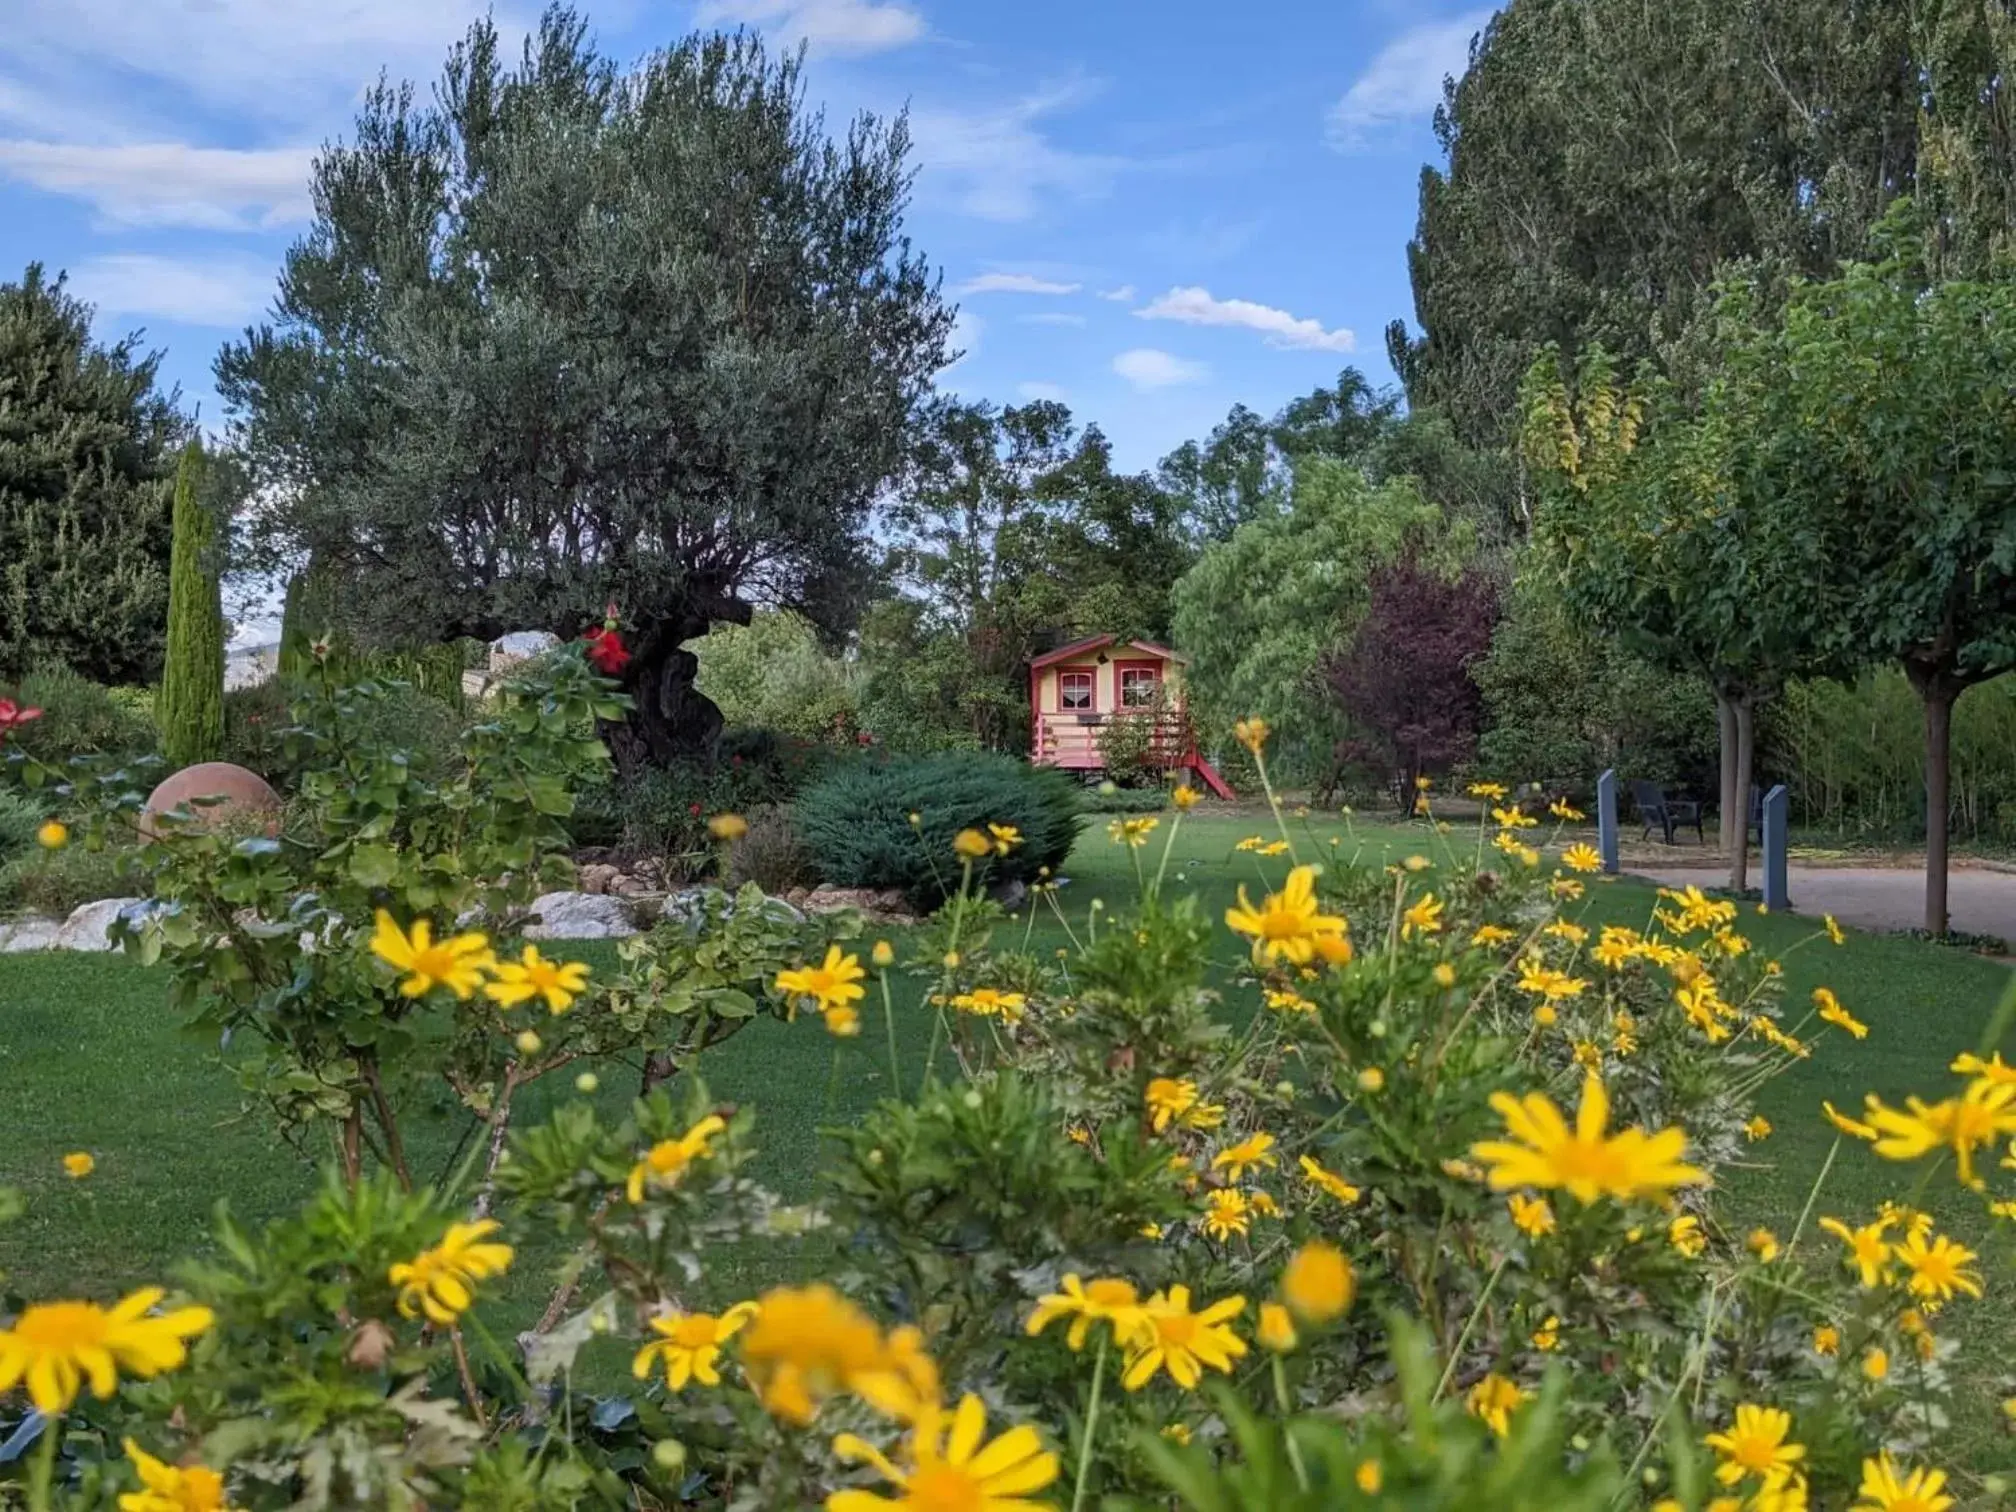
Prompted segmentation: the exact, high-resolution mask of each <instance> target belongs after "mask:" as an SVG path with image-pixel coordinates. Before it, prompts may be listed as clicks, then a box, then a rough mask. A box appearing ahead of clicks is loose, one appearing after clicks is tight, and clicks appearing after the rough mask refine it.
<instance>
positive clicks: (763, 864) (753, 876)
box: [728, 808, 819, 893]
mask: <svg viewBox="0 0 2016 1512" xmlns="http://www.w3.org/2000/svg"><path fill="white" fill-rule="evenodd" d="M743 817H744V818H746V819H747V820H748V821H749V832H748V833H747V834H746V835H744V836H743V837H742V838H741V839H740V840H737V841H736V842H735V844H734V845H733V846H732V847H731V848H730V849H729V851H728V881H729V884H730V885H731V886H734V887H740V886H741V885H742V884H743V883H745V882H754V883H755V884H756V885H757V886H758V887H760V888H762V889H763V891H765V892H767V893H781V892H785V891H787V890H789V889H790V888H793V887H809V886H811V885H812V884H813V883H814V882H817V881H818V880H819V878H818V875H817V873H816V872H814V871H813V869H812V858H811V857H810V856H808V855H806V854H805V848H804V847H803V846H802V845H800V844H799V843H798V831H797V828H796V827H795V826H794V825H793V823H792V820H791V812H790V810H789V809H783V808H760V809H755V810H752V811H751V812H750V813H748V814H746V815H744V816H743Z"/></svg>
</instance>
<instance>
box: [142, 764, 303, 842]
mask: <svg viewBox="0 0 2016 1512" xmlns="http://www.w3.org/2000/svg"><path fill="white" fill-rule="evenodd" d="M198 798H214V799H216V800H217V801H216V802H215V803H205V804H197V803H196V802H194V800H195V799H198ZM183 804H188V805H189V812H190V814H191V815H192V816H193V817H194V820H195V822H196V823H197V824H199V825H203V826H210V825H215V824H220V823H224V822H226V821H231V822H237V823H242V822H244V821H245V820H246V819H247V818H248V817H254V816H259V815H263V816H265V820H264V825H263V828H264V829H265V831H266V833H267V834H269V835H275V834H278V833H279V832H280V795H279V794H278V793H276V792H274V791H273V789H272V788H271V787H270V786H269V785H268V784H267V782H266V779H265V778H264V777H261V776H260V775H259V774H258V773H257V772H248V771H246V770H245V768H244V767H241V766H233V765H232V764H231V763H230V762H228V761H205V762H201V763H199V764H198V765H196V766H192V767H184V768H183V769H182V770H181V771H179V772H177V773H175V774H174V775H173V776H172V777H169V778H166V779H165V780H164V781H163V782H162V783H161V785H160V786H159V787H157V788H155V789H154V791H153V792H151V793H149V794H148V795H147V803H146V806H145V807H144V808H143V809H142V810H141V812H140V833H141V834H142V835H145V836H146V837H147V838H148V839H150V840H151V839H153V838H154V836H155V834H156V824H155V815H157V814H165V813H167V812H169V811H170V810H171V809H176V808H180V807H181V806H182V805H183Z"/></svg>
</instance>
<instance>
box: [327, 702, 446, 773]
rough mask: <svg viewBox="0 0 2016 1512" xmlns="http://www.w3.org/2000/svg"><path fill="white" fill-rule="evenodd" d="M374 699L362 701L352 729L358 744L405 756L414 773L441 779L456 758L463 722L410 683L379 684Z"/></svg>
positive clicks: (442, 704) (444, 704)
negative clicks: (385, 748)
mask: <svg viewBox="0 0 2016 1512" xmlns="http://www.w3.org/2000/svg"><path fill="white" fill-rule="evenodd" d="M379 686H380V689H381V692H380V695H379V696H378V697H376V698H371V699H366V700H363V701H362V703H361V706H360V707H359V709H358V711H357V716H356V722H355V724H354V725H353V726H352V729H353V730H354V733H355V734H356V736H357V738H358V740H359V742H360V743H368V744H372V745H382V746H387V747H390V748H392V749H396V750H401V751H404V752H405V753H406V757H407V760H408V761H409V762H411V764H412V767H413V770H414V771H416V772H418V773H421V774H422V775H424V776H427V777H436V776H440V775H441V774H443V773H444V772H446V771H447V769H448V767H449V765H450V764H451V763H453V762H454V761H455V760H456V759H457V757H458V755H459V749H460V745H461V740H462V730H463V719H462V716H461V715H460V714H459V713H457V712H456V711H455V710H454V709H453V708H451V707H449V705H448V704H446V703H444V702H443V701H442V700H440V699H439V698H436V697H435V696H434V695H433V694H431V693H423V692H422V691H421V690H420V689H419V688H417V687H415V686H414V685H412V684H411V683H404V682H388V683H382V684H380V685H379Z"/></svg>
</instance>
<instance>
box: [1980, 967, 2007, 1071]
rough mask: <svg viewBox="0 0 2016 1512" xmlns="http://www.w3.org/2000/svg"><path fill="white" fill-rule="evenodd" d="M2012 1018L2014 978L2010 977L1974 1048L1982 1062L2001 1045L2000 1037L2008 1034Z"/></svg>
mask: <svg viewBox="0 0 2016 1512" xmlns="http://www.w3.org/2000/svg"><path fill="white" fill-rule="evenodd" d="M2012 1018H2016V976H2012V977H2010V979H2009V985H2008V986H2007V987H2005V988H2003V989H2002V1000H2001V1001H2000V1002H1999V1003H1997V1004H1996V1005H1995V1012H1994V1013H1993V1014H1991V1015H1990V1016H1989V1019H1988V1023H1987V1026H1986V1027H1985V1028H1984V1029H1982V1031H1981V1042H1980V1044H1978V1045H1976V1046H1975V1048H1974V1053H1975V1054H1976V1055H1979V1056H1980V1057H1981V1058H1982V1059H1984V1060H1985V1059H1987V1057H1988V1056H1990V1055H1991V1054H1993V1053H1994V1051H1995V1049H1996V1047H1997V1046H1999V1045H2000V1044H2001V1043H2002V1036H2003V1035H2004V1034H2006V1033H2008V1031H2009V1021H2010V1020H2011V1019H2012Z"/></svg>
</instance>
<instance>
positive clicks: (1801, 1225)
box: [1785, 1134, 1841, 1255]
mask: <svg viewBox="0 0 2016 1512" xmlns="http://www.w3.org/2000/svg"><path fill="white" fill-rule="evenodd" d="M1840 1153H1841V1136H1840V1135H1839V1134H1836V1135H1835V1136H1834V1143H1832V1144H1831V1145H1829V1146H1828V1147H1827V1158H1826V1159H1825V1160H1823V1161H1821V1162H1820V1174H1819V1175H1818V1176H1815V1177H1814V1178H1813V1189H1812V1190H1811V1191H1809V1192H1808V1193H1807V1194H1806V1206H1804V1207H1803V1208H1801V1209H1800V1210H1799V1221H1798V1222H1797V1223H1795V1224H1793V1225H1792V1237H1791V1238H1790V1239H1787V1240H1786V1241H1785V1253H1786V1254H1788V1255H1789V1254H1791V1253H1792V1251H1793V1250H1795V1249H1797V1248H1798V1247H1799V1236H1800V1234H1802V1233H1803V1232H1805V1229H1806V1220H1807V1219H1808V1218H1811V1217H1812V1216H1813V1204H1814V1203H1816V1202H1818V1201H1819V1200H1820V1188H1821V1187H1822V1186H1823V1185H1824V1184H1825V1183H1826V1180H1827V1173H1828V1172H1829V1171H1831V1170H1833V1169H1834V1157H1835V1156H1836V1155H1839V1154H1840Z"/></svg>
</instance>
